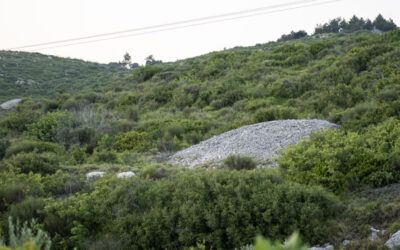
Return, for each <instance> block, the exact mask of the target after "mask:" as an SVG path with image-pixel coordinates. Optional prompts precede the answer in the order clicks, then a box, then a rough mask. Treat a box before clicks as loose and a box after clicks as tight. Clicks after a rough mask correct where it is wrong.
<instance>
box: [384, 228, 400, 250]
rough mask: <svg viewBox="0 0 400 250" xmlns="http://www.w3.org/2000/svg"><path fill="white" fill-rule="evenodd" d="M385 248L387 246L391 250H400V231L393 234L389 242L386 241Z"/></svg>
mask: <svg viewBox="0 0 400 250" xmlns="http://www.w3.org/2000/svg"><path fill="white" fill-rule="evenodd" d="M385 246H387V247H388V248H389V249H391V250H395V249H399V248H400V231H397V232H396V233H395V234H393V235H392V236H391V237H390V239H388V241H386V243H385Z"/></svg>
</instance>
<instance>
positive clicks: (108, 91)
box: [0, 17, 400, 249]
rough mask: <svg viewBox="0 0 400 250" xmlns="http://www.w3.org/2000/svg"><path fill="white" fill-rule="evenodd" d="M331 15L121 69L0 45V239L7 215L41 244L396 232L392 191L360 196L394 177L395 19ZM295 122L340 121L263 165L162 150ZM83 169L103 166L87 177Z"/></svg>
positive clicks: (399, 74) (217, 243)
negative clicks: (272, 35) (341, 22)
mask: <svg viewBox="0 0 400 250" xmlns="http://www.w3.org/2000/svg"><path fill="white" fill-rule="evenodd" d="M335 20H336V19H335ZM335 20H333V21H332V22H330V23H328V24H326V25H322V26H318V27H317V30H316V32H315V33H316V34H318V33H327V32H329V33H330V34H329V35H327V36H317V35H316V34H314V35H313V36H303V35H301V34H300V35H301V36H300V37H298V36H297V34H294V33H293V34H292V35H293V38H295V39H296V40H295V41H292V39H291V37H290V36H288V37H287V39H286V38H285V39H282V41H279V42H270V43H267V44H259V45H256V46H254V47H248V48H242V47H238V48H234V49H231V50H224V51H221V52H214V53H210V54H207V55H203V56H200V57H196V58H190V59H186V60H182V61H178V62H172V63H160V62H159V63H154V64H152V63H149V64H147V65H146V66H140V67H134V68H133V69H131V70H128V69H126V68H123V69H122V68H121V67H120V66H118V67H117V66H115V67H114V66H112V65H108V66H107V65H99V64H91V63H85V62H82V61H77V60H70V59H61V58H54V57H52V59H49V58H47V56H43V55H38V54H28V53H17V52H1V54H2V55H1V60H5V61H6V62H7V64H6V65H8V66H7V67H8V71H7V72H8V73H7V74H8V76H10V78H4V77H3V76H2V78H1V80H0V86H1V89H2V90H3V89H4V90H6V91H2V92H1V96H0V98H2V99H1V100H8V99H11V98H14V97H17V95H16V94H17V93H18V97H20V95H21V94H22V95H24V96H23V97H24V98H23V101H22V103H21V104H19V105H18V106H17V107H15V108H13V109H12V110H10V111H7V112H3V113H1V114H0V138H1V139H0V235H2V236H3V235H4V236H5V237H4V238H5V239H9V237H8V236H9V233H8V232H9V230H8V229H9V223H8V217H9V216H12V217H13V218H15V219H19V220H20V221H21V222H25V221H31V220H32V218H35V219H36V220H37V222H38V223H37V224H36V225H35V230H39V229H40V230H43V231H46V232H47V233H48V234H49V235H50V236H51V240H52V248H53V249H66V248H73V247H77V248H78V249H160V248H163V249H165V248H168V249H176V248H190V247H196V246H200V247H203V248H207V249H209V248H210V249H211V248H213V249H227V248H231V249H233V248H238V249H239V248H240V247H242V246H246V245H249V244H253V243H254V238H255V236H256V235H258V234H261V235H263V236H265V237H268V238H270V239H271V240H272V241H275V240H281V241H282V240H283V239H285V238H286V237H288V236H289V235H291V234H292V233H293V232H294V231H298V232H299V234H300V235H301V237H302V239H303V240H304V241H305V242H306V243H308V244H323V243H326V242H328V241H329V242H331V243H332V244H335V245H336V246H339V245H340V243H341V242H342V241H343V240H344V239H345V233H347V235H351V236H352V237H353V238H352V239H355V241H354V242H352V243H351V244H350V245H349V246H354V247H355V248H362V247H365V248H366V249H374V247H375V248H376V247H378V246H381V245H382V242H374V243H373V244H375V245H373V244H372V243H368V242H369V241H365V239H366V238H367V237H368V229H369V227H370V226H375V227H385V228H386V229H388V228H390V230H391V231H394V230H396V229H399V228H400V227H399V219H400V216H399V215H400V212H399V211H400V209H399V207H400V206H399V205H398V200H396V199H394V198H393V199H392V198H391V199H384V200H376V201H372V202H364V199H367V198H365V195H364V194H363V193H362V192H364V191H365V190H370V189H371V188H376V187H382V188H386V187H392V186H387V185H389V184H394V183H398V182H399V180H400V170H399V169H400V158H399V155H400V148H399V146H400V130H399V128H400V126H399V125H400V124H399V119H400V99H399V98H400V85H399V83H400V70H399V69H400V63H399V62H400V60H399V59H400V30H398V29H395V27H394V26H393V25H391V23H392V21H390V20H389V21H387V20H384V19H383V20H384V22H383V23H384V24H385V25H388V27H389V26H390V27H389V28H387V29H386V28H385V29H383V28H382V29H381V28H379V27H376V28H379V29H381V30H382V31H387V30H392V31H389V32H387V33H384V34H381V35H379V34H376V33H372V32H370V29H369V28H362V27H364V26H365V25H367V23H368V21H367V22H365V21H364V23H363V22H361V21H360V20H362V19H358V18H357V19H354V18H353V19H351V20H350V21H349V22H346V24H347V25H350V24H353V23H355V21H357V20H358V22H359V23H361V24H362V25H361V24H360V25H361V26H360V27H361V28H349V29H347V30H346V29H345V30H344V31H342V32H339V30H338V31H335V30H334V31H330V30H325V29H331V25H333V24H335V22H336V21H335ZM377 20H378V21H377ZM377 20H375V21H374V22H371V23H372V25H375V26H377V24H374V23H375V22H381V21H382V18H381V17H378V18H377ZM363 25H364V26H363ZM349 27H350V26H349ZM318 29H323V31H321V32H319V31H318ZM393 29H394V30H393ZM283 38H284V37H283ZM3 54H4V55H3ZM46 58H47V59H46ZM39 59H40V60H39ZM34 60H36V63H34V64H33V63H32V62H33V61H34ZM48 60H54V62H55V63H54V64H52V66H49V65H48ZM17 61H18V63H21V65H22V64H23V63H24V64H23V65H24V67H20V66H18V65H20V64H18V63H16V62H17ZM29 65H30V66H29ZM17 66H18V67H17ZM21 68H23V70H22V69H21ZM43 68H46V71H44V72H42V71H41V70H42V69H43ZM53 68H54V70H53ZM74 68H75V69H77V68H79V71H78V70H77V71H74V72H73V73H71V72H70V70H72V69H74ZM20 69H21V70H20ZM39 71H40V72H42V73H38V72H39ZM67 71H68V72H70V73H68V74H67V73H65V72H67ZM65 74H67V75H68V76H70V77H68V79H65V78H63V77H64V75H65ZM39 75H40V77H41V78H39ZM83 75H85V78H82V77H83ZM11 76H12V77H11ZM35 77H38V78H35ZM10 79H11V80H10ZM18 79H24V80H26V79H32V80H34V81H38V82H41V83H43V84H42V85H40V84H36V85H35V84H32V85H26V84H25V83H24V84H22V83H21V84H19V85H15V81H16V80H18ZM93 79H95V80H93ZM10 84H12V85H10ZM50 84H55V85H54V88H49V86H50ZM3 86H5V87H4V88H3ZM63 88H65V90H62V89H63ZM77 90H81V91H79V92H78V91H77ZM300 118H304V119H312V118H318V119H326V120H329V121H331V122H335V123H338V124H340V125H341V128H340V129H337V130H333V131H323V132H320V133H315V134H313V135H311V136H310V138H309V140H308V141H305V142H303V143H300V144H299V145H297V146H293V147H290V148H289V150H288V151H286V152H284V153H282V156H281V157H280V158H278V159H277V161H278V162H279V164H280V167H279V168H278V169H277V170H267V169H257V168H256V165H257V163H256V162H255V161H254V160H253V159H251V158H247V157H241V156H231V157H229V158H228V159H226V160H225V161H224V163H223V164H221V165H220V166H203V167H204V168H199V169H185V168H182V167H179V166H172V165H170V164H166V163H165V162H164V161H163V159H165V156H166V155H168V154H170V153H171V152H175V151H177V150H179V149H182V148H185V147H188V146H190V145H193V144H196V143H199V142H200V141H202V140H204V139H207V138H210V137H211V136H213V135H217V134H220V133H222V132H226V131H228V130H231V129H234V128H238V127H240V126H243V125H248V124H252V123H258V122H264V121H271V120H278V119H300ZM157 162H158V163H157ZM91 171H103V172H105V174H104V177H103V178H101V179H97V180H93V181H87V180H86V177H85V174H86V173H88V172H91ZM123 171H133V172H135V173H136V177H133V178H125V179H119V178H117V177H116V176H115V175H116V173H119V172H123ZM360 192H361V193H360ZM393 196H395V195H393ZM375 198H376V197H375ZM380 213H381V214H380ZM378 215H379V216H378ZM396 223H397V224H396ZM388 236H389V235H385V236H384V237H388ZM366 242H367V243H366ZM5 243H6V244H8V242H5ZM260 244H261V243H260ZM263 244H264V243H263ZM265 244H266V243H265ZM268 244H269V243H268ZM256 245H257V244H256ZM274 247H276V248H277V249H280V248H279V247H281V245H279V244H276V246H274Z"/></svg>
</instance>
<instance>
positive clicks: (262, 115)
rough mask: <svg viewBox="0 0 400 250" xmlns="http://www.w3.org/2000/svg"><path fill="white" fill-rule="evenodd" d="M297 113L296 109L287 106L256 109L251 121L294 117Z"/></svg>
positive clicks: (296, 116)
mask: <svg viewBox="0 0 400 250" xmlns="http://www.w3.org/2000/svg"><path fill="white" fill-rule="evenodd" d="M298 117H299V115H298V114H297V112H296V110H295V109H293V108H288V107H279V106H275V107H271V108H263V109H258V110H257V111H256V112H255V113H254V115H253V122H254V123H258V122H267V121H274V120H287V119H296V118H298Z"/></svg>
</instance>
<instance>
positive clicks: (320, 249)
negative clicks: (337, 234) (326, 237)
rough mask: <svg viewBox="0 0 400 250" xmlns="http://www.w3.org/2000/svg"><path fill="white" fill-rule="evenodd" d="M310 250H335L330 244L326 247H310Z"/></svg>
mask: <svg viewBox="0 0 400 250" xmlns="http://www.w3.org/2000/svg"><path fill="white" fill-rule="evenodd" d="M308 250H333V246H332V245H331V244H329V243H326V244H325V245H324V246H322V247H320V246H314V247H310V248H309V249H308Z"/></svg>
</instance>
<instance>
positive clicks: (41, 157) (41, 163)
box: [8, 152, 61, 174]
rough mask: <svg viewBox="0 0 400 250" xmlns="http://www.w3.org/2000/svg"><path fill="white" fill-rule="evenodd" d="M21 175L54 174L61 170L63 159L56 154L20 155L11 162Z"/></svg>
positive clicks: (10, 160)
mask: <svg viewBox="0 0 400 250" xmlns="http://www.w3.org/2000/svg"><path fill="white" fill-rule="evenodd" d="M8 161H9V162H10V164H11V165H12V166H14V167H15V168H16V169H18V170H19V171H20V172H21V173H26V174H28V173H30V172H32V173H41V174H53V173H55V172H56V171H57V169H59V165H60V162H61V159H60V157H59V156H57V155H56V154H54V153H41V154H39V153H36V152H31V153H20V154H17V155H15V156H13V157H11V158H10V159H9V160H8Z"/></svg>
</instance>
